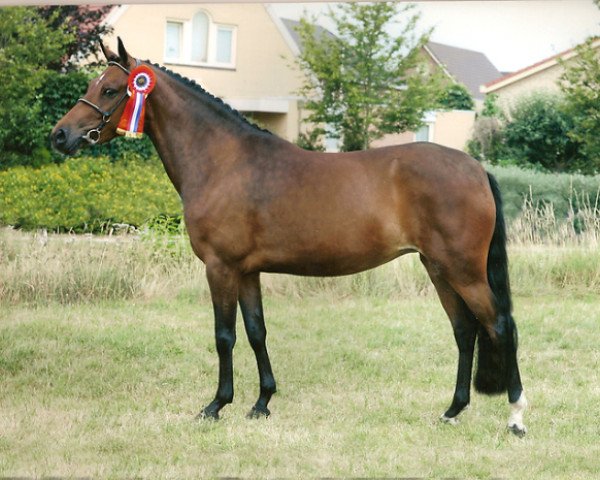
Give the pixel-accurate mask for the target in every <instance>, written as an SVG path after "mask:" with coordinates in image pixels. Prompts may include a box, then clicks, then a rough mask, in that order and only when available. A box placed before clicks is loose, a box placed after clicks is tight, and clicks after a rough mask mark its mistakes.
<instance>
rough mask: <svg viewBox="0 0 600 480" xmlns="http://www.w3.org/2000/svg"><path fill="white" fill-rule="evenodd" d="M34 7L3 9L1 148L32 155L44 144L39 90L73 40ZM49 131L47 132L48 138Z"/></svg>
mask: <svg viewBox="0 0 600 480" xmlns="http://www.w3.org/2000/svg"><path fill="white" fill-rule="evenodd" d="M54 21H55V18H54V16H50V17H49V18H48V19H43V18H41V16H40V15H39V14H38V13H37V11H36V9H34V8H25V7H12V8H2V9H0V85H2V95H0V151H1V152H3V153H5V152H20V153H22V154H28V153H31V152H32V151H34V150H35V149H36V148H38V147H40V122H39V121H40V112H41V108H42V107H41V102H40V101H39V91H40V89H41V88H42V86H43V85H44V82H45V81H46V80H47V78H48V75H49V70H48V68H47V66H48V64H49V63H51V62H54V61H57V60H58V59H60V58H61V57H62V56H63V54H64V47H65V44H67V43H68V42H70V41H71V40H72V36H71V34H69V33H68V32H66V30H65V29H64V28H57V27H52V26H51V24H52V22H54ZM48 133H49V132H44V136H45V138H47V135H48Z"/></svg>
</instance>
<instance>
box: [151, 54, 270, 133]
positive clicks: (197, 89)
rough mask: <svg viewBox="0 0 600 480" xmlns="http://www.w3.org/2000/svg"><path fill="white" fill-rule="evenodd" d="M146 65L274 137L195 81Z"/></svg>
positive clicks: (158, 66)
mask: <svg viewBox="0 0 600 480" xmlns="http://www.w3.org/2000/svg"><path fill="white" fill-rule="evenodd" d="M146 63H149V64H150V65H152V66H153V67H156V68H158V69H159V70H160V71H162V72H164V73H166V74H167V75H168V76H169V77H171V78H173V79H174V80H177V81H178V82H179V83H181V84H182V85H184V86H186V87H188V88H191V89H192V90H193V91H195V92H196V93H199V94H200V95H202V96H203V97H204V98H205V99H206V100H207V101H208V102H209V103H210V104H212V105H213V106H214V107H216V108H217V109H219V110H224V111H225V112H227V113H229V114H231V115H232V116H233V117H234V118H236V119H237V120H240V121H241V122H242V123H243V124H245V125H248V126H250V127H252V128H253V129H255V130H257V131H259V132H262V133H266V134H269V135H273V133H272V132H271V131H269V130H267V129H265V128H262V127H259V126H258V125H257V124H256V123H253V122H251V121H250V120H248V119H247V118H246V117H245V116H244V115H242V114H241V113H240V112H239V111H238V110H236V109H235V108H233V107H231V105H228V104H227V103H225V102H224V101H223V100H222V99H221V98H219V97H215V96H214V95H213V94H212V93H210V92H208V91H206V90H205V89H204V88H203V87H202V86H201V85H200V84H199V83H197V82H196V81H195V80H192V79H190V78H187V77H184V76H183V75H180V74H179V73H176V72H174V71H172V70H169V69H168V68H166V67H164V66H162V65H159V64H157V63H153V62H151V61H149V60H146Z"/></svg>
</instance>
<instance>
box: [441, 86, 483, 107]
mask: <svg viewBox="0 0 600 480" xmlns="http://www.w3.org/2000/svg"><path fill="white" fill-rule="evenodd" d="M438 104H439V106H440V107H441V108H443V109H447V110H474V109H475V102H474V101H473V97H472V96H471V94H470V93H469V90H467V87H465V86H464V85H463V84H462V83H450V84H449V85H448V86H447V87H445V88H444V89H443V90H442V92H441V94H440V97H439V99H438Z"/></svg>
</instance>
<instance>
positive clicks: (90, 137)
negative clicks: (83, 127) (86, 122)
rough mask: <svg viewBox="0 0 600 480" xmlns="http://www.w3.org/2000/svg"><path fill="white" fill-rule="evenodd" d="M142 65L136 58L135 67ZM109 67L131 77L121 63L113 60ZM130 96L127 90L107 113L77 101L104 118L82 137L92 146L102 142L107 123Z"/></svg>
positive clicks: (92, 105)
mask: <svg viewBox="0 0 600 480" xmlns="http://www.w3.org/2000/svg"><path fill="white" fill-rule="evenodd" d="M140 63H141V62H140V61H139V60H138V59H137V58H136V59H135V66H136V67H137V66H138V65H140ZM108 65H109V66H111V65H112V66H115V67H119V68H120V69H121V70H123V72H125V73H126V74H127V76H129V73H130V72H129V70H128V69H126V68H125V67H124V66H123V65H121V64H120V63H118V62H114V61H112V60H111V61H109V62H108ZM128 96H129V93H128V92H127V90H126V91H125V93H124V94H123V95H122V96H121V97H120V98H119V100H117V103H116V104H115V105H113V107H112V108H110V109H109V110H106V111H105V110H102V109H101V108H100V107H99V106H98V105H96V104H95V103H93V102H90V101H89V100H87V99H85V98H79V99H78V100H77V103H79V102H81V103H84V104H86V105H87V106H89V107H92V108H93V109H94V110H96V112H98V113H99V114H100V116H101V117H102V122H101V123H100V124H99V125H98V126H97V127H96V128H92V129H91V130H88V131H87V132H86V133H85V135H82V137H81V138H83V139H84V140H85V141H87V142H88V143H89V144H90V145H95V144H96V143H98V141H99V140H100V134H101V133H102V129H103V128H104V127H105V126H106V124H107V123H109V122H110V117H111V116H112V114H113V113H115V110H116V109H117V108H119V106H120V105H121V104H122V103H123V102H124V101H125V99H126V98H127V97H128Z"/></svg>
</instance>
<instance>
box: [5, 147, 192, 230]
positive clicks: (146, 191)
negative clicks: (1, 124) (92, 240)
mask: <svg viewBox="0 0 600 480" xmlns="http://www.w3.org/2000/svg"><path fill="white" fill-rule="evenodd" d="M159 215H168V216H177V215H181V202H180V200H179V197H178V195H177V193H176V192H175V189H174V188H173V186H172V185H171V183H170V181H169V179H168V177H167V175H166V174H165V172H164V169H163V166H162V165H161V164H160V162H159V161H158V160H157V159H155V160H152V161H141V160H129V161H126V162H117V163H111V162H110V160H109V159H107V158H79V159H69V160H67V161H66V162H65V163H63V164H61V165H56V164H49V165H44V166H43V167H41V168H39V169H34V168H31V167H14V168H11V169H8V170H5V171H2V172H0V223H1V224H4V225H13V226H16V227H19V228H23V229H35V228H47V229H49V230H51V231H74V232H98V231H102V230H104V229H105V228H106V227H107V226H111V225H112V224H114V223H126V224H129V225H132V226H135V227H139V226H142V225H144V224H145V223H146V222H148V221H150V220H152V219H153V218H155V217H157V216H159Z"/></svg>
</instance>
